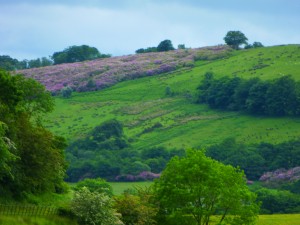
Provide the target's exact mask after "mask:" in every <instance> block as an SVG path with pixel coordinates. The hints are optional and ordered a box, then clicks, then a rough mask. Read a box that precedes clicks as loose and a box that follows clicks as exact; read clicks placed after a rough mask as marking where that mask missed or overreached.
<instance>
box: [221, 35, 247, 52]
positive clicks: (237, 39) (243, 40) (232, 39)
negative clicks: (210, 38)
mask: <svg viewBox="0 0 300 225" xmlns="http://www.w3.org/2000/svg"><path fill="white" fill-rule="evenodd" d="M247 40H248V38H247V37H246V36H245V35H244V34H243V33H242V32H241V31H228V32H227V34H226V36H225V37H224V41H225V43H226V44H227V45H229V46H231V47H232V48H233V49H236V50H237V49H239V46H240V45H242V44H247Z"/></svg>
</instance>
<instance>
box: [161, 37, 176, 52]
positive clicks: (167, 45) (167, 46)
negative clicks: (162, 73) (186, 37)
mask: <svg viewBox="0 0 300 225" xmlns="http://www.w3.org/2000/svg"><path fill="white" fill-rule="evenodd" d="M174 49H175V48H174V47H173V44H172V42H171V41H170V40H164V41H162V42H160V43H159V45H158V46H157V51H158V52H166V51H170V50H174Z"/></svg>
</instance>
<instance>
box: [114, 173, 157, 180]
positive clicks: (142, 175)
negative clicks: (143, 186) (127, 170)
mask: <svg viewBox="0 0 300 225" xmlns="http://www.w3.org/2000/svg"><path fill="white" fill-rule="evenodd" d="M159 177H160V174H158V173H152V172H150V171H143V172H141V173H140V174H139V175H136V176H134V175H131V174H126V175H119V176H117V177H116V178H115V180H116V181H146V180H154V179H156V178H159Z"/></svg>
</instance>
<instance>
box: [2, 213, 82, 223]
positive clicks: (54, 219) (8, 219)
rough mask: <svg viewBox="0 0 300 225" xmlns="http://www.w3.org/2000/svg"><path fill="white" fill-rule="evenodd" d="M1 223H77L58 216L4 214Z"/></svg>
mask: <svg viewBox="0 0 300 225" xmlns="http://www.w3.org/2000/svg"><path fill="white" fill-rule="evenodd" d="M0 224H1V225H76V224H77V222H76V221H75V220H70V219H67V218H62V217H58V216H51V217H29V216H2V215H0Z"/></svg>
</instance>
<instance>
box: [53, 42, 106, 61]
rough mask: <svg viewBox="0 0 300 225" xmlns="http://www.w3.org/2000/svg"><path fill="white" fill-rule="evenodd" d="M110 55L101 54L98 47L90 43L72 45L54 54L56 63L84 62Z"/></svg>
mask: <svg viewBox="0 0 300 225" xmlns="http://www.w3.org/2000/svg"><path fill="white" fill-rule="evenodd" d="M108 57H110V55H105V54H101V53H100V52H99V51H98V49H97V48H95V47H90V46H88V45H81V46H76V45H74V46H70V47H68V48H66V49H64V50H63V51H61V52H55V53H53V55H52V59H53V62H54V64H62V63H74V62H82V61H86V60H93V59H99V58H108Z"/></svg>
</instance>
